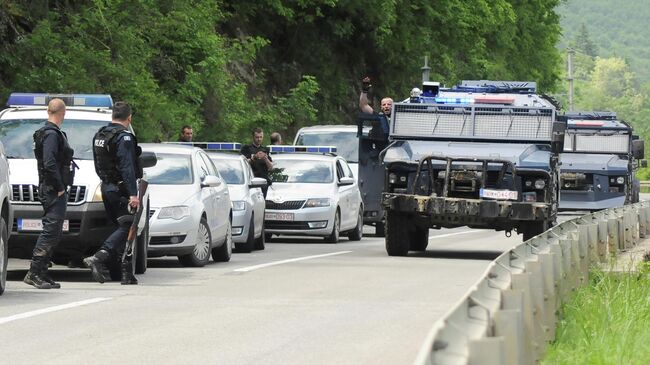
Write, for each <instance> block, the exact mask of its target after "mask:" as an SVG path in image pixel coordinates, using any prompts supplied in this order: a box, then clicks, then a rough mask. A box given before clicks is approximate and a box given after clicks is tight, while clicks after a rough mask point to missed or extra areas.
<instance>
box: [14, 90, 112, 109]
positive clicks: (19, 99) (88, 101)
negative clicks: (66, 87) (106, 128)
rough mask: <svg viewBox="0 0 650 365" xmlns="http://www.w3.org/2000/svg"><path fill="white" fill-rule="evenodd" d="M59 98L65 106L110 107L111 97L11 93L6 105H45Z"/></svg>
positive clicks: (104, 95) (100, 95) (102, 95)
mask: <svg viewBox="0 0 650 365" xmlns="http://www.w3.org/2000/svg"><path fill="white" fill-rule="evenodd" d="M54 98H59V99H61V100H63V102H64V103H65V105H66V106H76V107H91V108H109V109H110V108H112V107H113V98H111V96H110V95H107V94H40V93H11V95H9V99H8V100H7V106H10V107H13V106H46V105H47V104H48V103H49V102H50V100H52V99H54Z"/></svg>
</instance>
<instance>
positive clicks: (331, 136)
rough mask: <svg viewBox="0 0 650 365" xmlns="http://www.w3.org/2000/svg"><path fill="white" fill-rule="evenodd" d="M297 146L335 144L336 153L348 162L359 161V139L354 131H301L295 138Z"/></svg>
mask: <svg viewBox="0 0 650 365" xmlns="http://www.w3.org/2000/svg"><path fill="white" fill-rule="evenodd" d="M296 145H299V146H336V154H337V155H339V156H343V158H345V159H346V160H347V161H348V162H350V163H357V162H359V140H358V139H357V132H356V131H347V132H318V133H311V132H310V133H303V134H300V135H299V136H298V138H297V139H296Z"/></svg>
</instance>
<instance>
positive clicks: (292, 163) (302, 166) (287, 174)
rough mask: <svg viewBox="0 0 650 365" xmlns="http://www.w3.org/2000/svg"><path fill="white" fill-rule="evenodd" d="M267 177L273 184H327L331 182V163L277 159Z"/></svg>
mask: <svg viewBox="0 0 650 365" xmlns="http://www.w3.org/2000/svg"><path fill="white" fill-rule="evenodd" d="M269 177H270V178H271V181H272V182H274V183H307V184H328V183H331V182H332V181H333V174H332V163H331V162H324V161H305V160H302V161H301V160H293V159H292V160H280V159H277V161H275V162H273V170H271V172H270V173H269Z"/></svg>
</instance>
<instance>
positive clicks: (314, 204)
mask: <svg viewBox="0 0 650 365" xmlns="http://www.w3.org/2000/svg"><path fill="white" fill-rule="evenodd" d="M329 206H330V199H329V198H317V199H307V201H306V202H305V208H318V207H329Z"/></svg>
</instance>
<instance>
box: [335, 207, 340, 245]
mask: <svg viewBox="0 0 650 365" xmlns="http://www.w3.org/2000/svg"><path fill="white" fill-rule="evenodd" d="M340 228H341V222H340V221H339V215H338V213H337V214H336V216H335V217H334V237H336V238H337V239H338V238H339V230H340Z"/></svg>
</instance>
